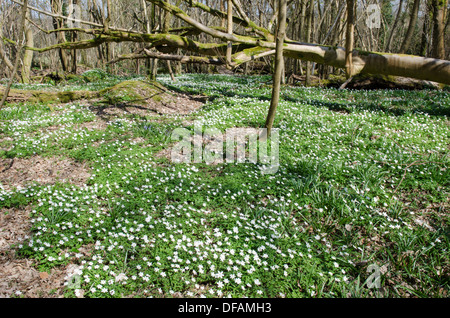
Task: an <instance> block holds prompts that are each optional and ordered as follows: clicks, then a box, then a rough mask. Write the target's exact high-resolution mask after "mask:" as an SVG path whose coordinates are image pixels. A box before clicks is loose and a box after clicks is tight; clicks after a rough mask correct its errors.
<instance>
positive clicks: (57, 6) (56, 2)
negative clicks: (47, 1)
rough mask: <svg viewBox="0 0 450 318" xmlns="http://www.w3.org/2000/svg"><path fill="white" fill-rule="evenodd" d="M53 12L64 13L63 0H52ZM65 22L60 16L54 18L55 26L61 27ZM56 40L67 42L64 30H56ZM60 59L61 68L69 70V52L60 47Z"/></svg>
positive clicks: (56, 27)
mask: <svg viewBox="0 0 450 318" xmlns="http://www.w3.org/2000/svg"><path fill="white" fill-rule="evenodd" d="M51 7H52V13H55V14H59V15H62V0H51ZM62 26H63V23H62V20H61V19H59V18H55V17H54V18H53V28H54V29H55V30H56V29H60V28H62ZM56 40H57V42H58V43H64V42H66V37H65V35H64V32H56ZM59 59H60V61H61V68H62V70H63V71H64V72H66V71H67V68H68V67H67V65H68V62H67V54H66V51H65V50H64V49H62V48H60V49H59Z"/></svg>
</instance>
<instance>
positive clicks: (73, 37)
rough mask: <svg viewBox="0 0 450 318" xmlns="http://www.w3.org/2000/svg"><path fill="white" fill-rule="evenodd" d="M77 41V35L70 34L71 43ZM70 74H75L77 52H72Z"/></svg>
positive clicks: (74, 1)
mask: <svg viewBox="0 0 450 318" xmlns="http://www.w3.org/2000/svg"><path fill="white" fill-rule="evenodd" d="M72 3H73V5H74V7H75V6H77V5H78V0H72ZM77 40H78V33H77V32H72V41H77ZM71 73H72V74H76V73H77V50H72V67H71Z"/></svg>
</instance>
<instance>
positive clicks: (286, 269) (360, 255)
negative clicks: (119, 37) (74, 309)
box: [0, 74, 450, 298]
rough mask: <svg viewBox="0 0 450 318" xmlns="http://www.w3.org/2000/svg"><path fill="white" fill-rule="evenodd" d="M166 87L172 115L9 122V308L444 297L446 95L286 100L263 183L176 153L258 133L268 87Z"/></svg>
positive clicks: (117, 103) (115, 99) (239, 167)
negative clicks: (95, 302) (183, 136)
mask: <svg viewBox="0 0 450 318" xmlns="http://www.w3.org/2000/svg"><path fill="white" fill-rule="evenodd" d="M123 80H125V79H123V78H114V77H109V78H106V79H103V80H99V81H98V82H97V83H95V87H94V86H93V88H90V87H89V86H88V85H86V84H83V83H66V84H65V85H64V84H61V85H59V86H54V85H51V84H45V85H37V86H36V87H34V86H33V87H31V86H29V87H22V86H20V87H14V88H15V89H24V88H26V89H29V90H30V89H31V90H32V89H39V90H48V91H55V90H56V91H58V90H60V91H70V90H74V91H76V90H89V89H92V90H100V89H104V88H105V87H106V88H107V87H111V86H113V85H117V84H118V83H120V82H121V81H123ZM133 80H144V79H142V78H134V79H133ZM158 81H159V82H160V83H162V84H163V85H164V87H165V89H167V91H165V93H167V94H171V95H172V96H173V97H174V98H175V99H174V101H173V102H172V103H171V104H170V105H169V104H164V100H160V101H157V102H160V103H162V105H163V106H164V107H165V108H164V107H163V108H158V109H155V108H154V107H153V108H150V107H147V108H146V106H145V105H142V104H141V103H139V104H136V101H135V100H134V99H133V98H131V96H128V95H123V96H116V95H115V96H112V95H111V96H110V98H109V99H108V101H109V103H105V102H104V100H103V101H98V100H97V101H96V100H78V101H73V102H70V103H55V102H45V103H43V102H41V103H37V102H36V103H29V102H11V103H9V104H7V105H6V106H5V107H4V108H2V109H1V110H0V297H101V298H103V297H215V298H216V297H252V298H253V297H268V298H271V297H289V298H291V297H307V298H309V297H448V296H449V287H450V276H449V275H450V274H449V273H450V252H449V242H450V201H449V197H450V196H449V192H450V187H449V186H450V182H449V180H450V174H449V172H448V167H449V164H450V160H449V152H450V146H449V145H450V129H449V128H450V121H449V115H450V92H448V91H445V90H432V89H429V90H339V89H333V88H320V87H314V88H304V87H292V86H286V87H283V89H282V93H281V101H280V104H279V106H278V110H277V115H276V119H275V123H274V127H275V128H277V129H278V131H279V134H280V135H279V136H280V138H279V167H278V169H277V171H276V172H275V173H272V174H262V173H261V169H260V168H261V167H260V164H259V163H254V162H249V161H248V162H242V163H237V162H236V163H218V164H206V163H202V162H199V163H175V162H172V161H171V158H170V149H171V147H172V146H173V145H174V143H175V141H174V140H172V138H171V136H172V133H173V131H174V130H175V129H177V128H186V129H189V130H193V129H194V125H195V124H196V125H199V124H200V125H202V126H203V127H214V128H216V129H217V130H219V131H225V130H226V129H228V128H232V127H242V128H258V127H263V126H264V122H265V117H266V114H267V110H268V107H269V103H270V94H271V87H270V86H269V85H267V83H268V82H269V81H270V77H267V76H253V77H250V76H249V77H243V76H229V75H199V74H197V75H193V74H186V75H181V76H178V77H177V81H176V82H172V81H171V79H170V77H168V76H161V77H159V78H158ZM177 98H178V99H177ZM154 103H155V101H153V104H152V105H154ZM146 105H147V106H148V105H149V104H146ZM177 105H178V106H179V107H180V109H183V110H184V111H177V110H176V108H175V109H174V107H177ZM161 109H167V110H168V111H161Z"/></svg>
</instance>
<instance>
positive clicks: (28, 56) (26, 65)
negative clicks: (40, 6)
mask: <svg viewBox="0 0 450 318" xmlns="http://www.w3.org/2000/svg"><path fill="white" fill-rule="evenodd" d="M25 18H30V11H29V10H27V13H26V16H25ZM24 28H25V30H24V33H25V45H26V46H28V47H33V46H34V37H33V30H32V29H31V24H30V23H29V22H28V21H27V20H25V24H24ZM33 53H34V52H33V51H32V50H25V53H24V54H23V63H22V82H23V83H25V84H28V83H30V73H31V63H32V62H33Z"/></svg>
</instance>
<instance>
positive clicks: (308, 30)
mask: <svg viewBox="0 0 450 318" xmlns="http://www.w3.org/2000/svg"><path fill="white" fill-rule="evenodd" d="M313 14H314V0H311V1H310V3H309V9H308V14H307V17H306V21H307V22H306V25H307V26H306V36H305V40H306V42H308V43H309V42H311V29H312V16H313ZM305 84H306V86H309V85H310V84H311V62H309V61H307V62H306V80H305Z"/></svg>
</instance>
